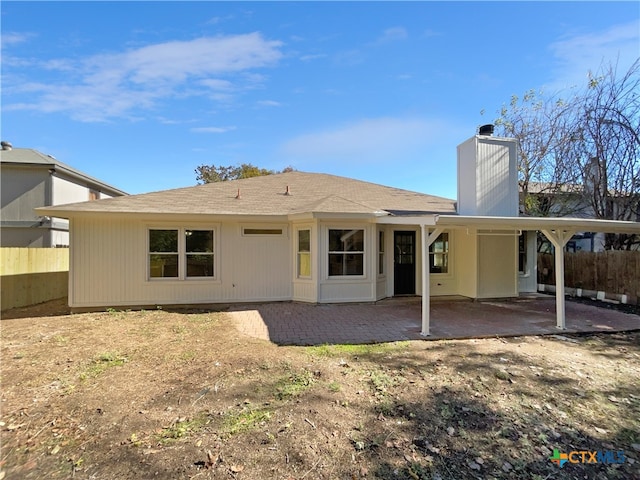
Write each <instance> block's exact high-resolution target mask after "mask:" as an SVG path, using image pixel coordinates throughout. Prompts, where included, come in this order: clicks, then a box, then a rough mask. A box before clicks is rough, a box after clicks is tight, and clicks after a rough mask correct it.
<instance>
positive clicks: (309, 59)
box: [300, 53, 327, 62]
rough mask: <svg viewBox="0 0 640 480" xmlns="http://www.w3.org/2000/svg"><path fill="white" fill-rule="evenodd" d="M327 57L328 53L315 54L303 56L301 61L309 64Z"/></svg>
mask: <svg viewBox="0 0 640 480" xmlns="http://www.w3.org/2000/svg"><path fill="white" fill-rule="evenodd" d="M326 57H327V54H326V53H315V54H308V55H302V56H301V57H300V60H302V61H303V62H309V61H311V60H316V59H318V58H326Z"/></svg>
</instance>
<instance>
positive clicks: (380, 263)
mask: <svg viewBox="0 0 640 480" xmlns="http://www.w3.org/2000/svg"><path fill="white" fill-rule="evenodd" d="M378 275H384V232H383V231H382V230H380V231H379V232H378Z"/></svg>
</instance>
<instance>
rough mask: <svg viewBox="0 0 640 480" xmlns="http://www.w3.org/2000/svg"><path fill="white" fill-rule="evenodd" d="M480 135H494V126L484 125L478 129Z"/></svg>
mask: <svg viewBox="0 0 640 480" xmlns="http://www.w3.org/2000/svg"><path fill="white" fill-rule="evenodd" d="M478 135H487V136H489V137H490V136H491V135H493V124H491V123H489V124H487V125H482V126H481V127H480V128H479V129H478Z"/></svg>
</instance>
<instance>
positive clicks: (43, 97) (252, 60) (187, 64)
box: [5, 33, 283, 121]
mask: <svg viewBox="0 0 640 480" xmlns="http://www.w3.org/2000/svg"><path fill="white" fill-rule="evenodd" d="M281 46H282V43H281V42H279V41H269V40H266V39H264V38H263V37H262V35H260V34H259V33H250V34H244V35H231V36H218V37H203V38H197V39H194V40H190V41H172V42H164V43H159V44H154V45H148V46H144V47H141V48H137V49H132V50H127V51H124V52H121V53H114V54H102V55H94V56H91V57H88V58H85V59H82V60H80V61H77V60H75V59H70V58H66V59H65V58H62V59H51V60H49V61H47V62H46V64H45V65H42V68H44V69H46V70H48V71H49V72H51V73H52V74H55V73H64V75H60V77H59V80H57V81H56V79H55V78H53V77H52V79H53V80H52V81H51V82H43V81H42V82H40V83H36V82H34V83H31V84H30V86H29V87H28V88H29V92H30V93H31V98H30V99H29V100H28V101H25V102H22V103H14V104H11V100H10V99H8V101H7V100H5V107H6V108H10V109H31V110H38V111H44V112H65V113H67V114H69V115H70V116H71V117H73V118H75V119H77V120H81V121H100V120H108V119H111V118H116V117H128V118H132V117H135V115H136V112H139V111H140V110H142V109H147V108H150V107H152V106H154V105H155V104H156V103H157V102H158V101H160V100H162V99H164V98H174V97H180V96H182V97H184V96H194V95H203V96H206V95H208V96H209V98H211V99H213V100H215V99H228V96H227V95H221V94H220V92H226V93H228V92H231V91H239V90H242V89H246V88H255V87H256V86H257V85H258V84H260V83H262V82H263V81H264V76H263V75H260V74H255V73H253V72H252V71H253V70H255V69H260V68H265V67H269V66H272V65H274V64H276V63H277V62H278V61H279V60H280V59H281V58H282V56H283V55H282V52H281V51H280V47H281ZM221 76H224V77H225V78H224V79H222V78H220V77H221ZM12 87H13V90H12V91H13V92H16V93H19V92H21V91H26V87H25V85H24V84H23V85H13V86H12ZM212 91H213V92H214V94H212Z"/></svg>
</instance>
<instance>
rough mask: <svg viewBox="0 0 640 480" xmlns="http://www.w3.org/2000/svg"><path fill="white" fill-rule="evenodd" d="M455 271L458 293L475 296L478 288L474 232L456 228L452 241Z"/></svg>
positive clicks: (476, 238)
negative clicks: (453, 240)
mask: <svg viewBox="0 0 640 480" xmlns="http://www.w3.org/2000/svg"><path fill="white" fill-rule="evenodd" d="M453 248H454V249H455V257H456V264H455V272H456V276H457V278H458V294H459V295H463V296H465V297H470V298H475V297H476V295H477V289H478V261H477V259H476V255H477V252H478V237H477V236H476V234H475V233H474V232H469V233H468V232H467V231H466V230H457V231H456V239H455V243H454V247H453Z"/></svg>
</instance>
